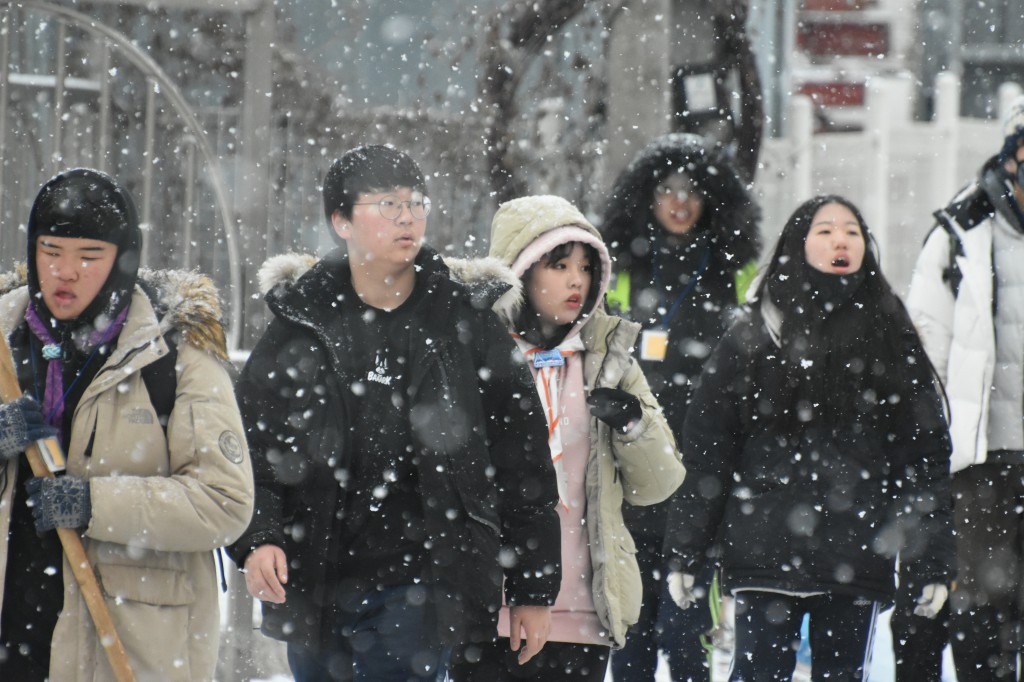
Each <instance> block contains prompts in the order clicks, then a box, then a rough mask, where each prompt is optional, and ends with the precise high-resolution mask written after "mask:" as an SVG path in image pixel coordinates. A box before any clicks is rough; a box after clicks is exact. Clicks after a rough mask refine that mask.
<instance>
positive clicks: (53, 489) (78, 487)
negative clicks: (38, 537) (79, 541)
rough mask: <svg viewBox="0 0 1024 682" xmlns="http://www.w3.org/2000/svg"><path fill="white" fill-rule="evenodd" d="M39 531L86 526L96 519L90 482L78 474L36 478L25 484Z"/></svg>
mask: <svg viewBox="0 0 1024 682" xmlns="http://www.w3.org/2000/svg"><path fill="white" fill-rule="evenodd" d="M25 490H27V491H28V506H30V507H32V516H33V517H34V518H35V523H36V532H37V533H45V532H46V531H48V530H51V529H53V528H85V527H86V526H88V525H89V520H90V519H91V518H92V501H91V500H90V498H89V481H87V480H85V479H84V478H76V477H74V476H58V477H57V478H43V477H36V478H32V479H29V481H28V482H27V483H26V484H25Z"/></svg>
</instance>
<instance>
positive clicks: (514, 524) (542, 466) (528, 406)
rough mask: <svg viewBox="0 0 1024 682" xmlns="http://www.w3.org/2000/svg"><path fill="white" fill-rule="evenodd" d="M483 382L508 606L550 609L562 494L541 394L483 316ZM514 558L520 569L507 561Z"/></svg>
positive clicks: (490, 318) (498, 327)
mask: <svg viewBox="0 0 1024 682" xmlns="http://www.w3.org/2000/svg"><path fill="white" fill-rule="evenodd" d="M481 318H482V319H481V325H482V328H483V333H482V334H481V335H479V337H478V339H479V341H481V342H482V343H481V344H480V345H478V346H477V353H476V355H477V357H478V358H479V362H480V365H479V366H478V367H477V374H478V376H479V377H480V378H481V382H480V386H481V392H482V398H483V406H484V411H485V415H486V418H487V438H488V443H489V446H490V454H491V462H492V463H493V464H494V467H495V474H494V480H495V485H496V487H497V490H498V504H499V510H498V513H499V517H500V521H501V536H502V537H501V544H502V554H503V557H506V560H503V561H502V565H503V566H505V599H506V601H507V602H508V603H509V604H520V605H550V604H554V601H555V597H557V596H558V587H559V585H560V583H561V575H562V571H561V562H562V547H561V528H560V522H559V520H558V512H557V510H556V505H557V504H558V488H557V485H556V481H555V472H554V467H553V465H552V464H551V451H550V450H549V449H548V438H547V434H548V430H547V423H546V422H545V420H544V412H543V410H542V409H541V406H540V404H539V398H538V397H537V390H536V388H535V387H534V384H533V378H532V377H531V376H530V370H529V368H527V366H526V364H525V362H524V361H523V359H522V355H521V354H520V353H519V351H518V349H517V348H516V346H515V344H514V343H513V342H512V339H511V338H510V337H509V334H508V330H507V329H505V326H504V325H503V324H502V323H501V322H500V320H499V319H498V317H497V315H495V314H494V313H492V312H490V311H486V312H482V313H481ZM511 557H514V558H515V559H514V561H509V560H507V559H508V558H511Z"/></svg>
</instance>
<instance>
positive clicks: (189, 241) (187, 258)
mask: <svg viewBox="0 0 1024 682" xmlns="http://www.w3.org/2000/svg"><path fill="white" fill-rule="evenodd" d="M185 144H186V151H185V206H184V209H185V238H184V244H182V249H184V253H183V254H182V267H183V268H185V269H186V270H191V269H192V251H193V249H194V248H195V245H194V243H193V240H194V239H195V237H194V232H195V224H196V182H198V180H197V178H196V175H197V173H196V146H195V145H194V144H192V141H191V140H187V141H186V142H185Z"/></svg>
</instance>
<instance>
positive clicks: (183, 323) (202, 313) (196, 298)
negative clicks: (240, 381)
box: [0, 263, 228, 361]
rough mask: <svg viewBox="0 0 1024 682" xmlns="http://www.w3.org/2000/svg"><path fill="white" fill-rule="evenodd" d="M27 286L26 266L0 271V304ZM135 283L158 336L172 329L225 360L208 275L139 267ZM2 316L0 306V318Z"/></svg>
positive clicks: (218, 312) (216, 300) (221, 328)
mask: <svg viewBox="0 0 1024 682" xmlns="http://www.w3.org/2000/svg"><path fill="white" fill-rule="evenodd" d="M27 286H28V269H27V268H26V267H25V264H24V263H19V264H17V265H16V266H15V269H14V270H13V271H11V272H6V273H2V274H0V306H2V304H3V303H5V302H9V303H10V304H13V301H9V296H10V295H13V292H15V291H16V290H17V289H19V288H21V287H27ZM136 286H137V287H139V288H141V289H142V290H143V292H145V294H146V296H147V297H148V298H149V300H150V302H151V303H152V304H153V310H154V312H155V313H156V315H157V318H158V319H159V321H160V333H161V334H162V335H163V334H167V333H168V332H172V331H173V332H176V333H177V334H179V335H180V338H181V340H182V341H183V342H184V343H187V344H188V345H190V346H192V347H194V348H197V349H198V350H202V351H205V352H207V353H210V354H212V355H214V356H215V357H217V358H220V359H221V360H225V361H226V360H227V359H228V353H227V342H226V339H225V336H224V326H223V323H222V319H223V309H222V307H221V302H220V296H219V295H218V293H217V287H216V285H214V283H213V281H212V280H211V279H210V278H209V277H207V276H206V275H203V274H200V273H198V272H193V271H188V270H147V269H141V270H139V277H138V283H137V285H136ZM6 317H7V316H6V313H5V310H4V308H3V307H0V319H4V318H6ZM4 331H5V332H6V333H8V334H9V333H10V332H11V330H10V329H6V330H4Z"/></svg>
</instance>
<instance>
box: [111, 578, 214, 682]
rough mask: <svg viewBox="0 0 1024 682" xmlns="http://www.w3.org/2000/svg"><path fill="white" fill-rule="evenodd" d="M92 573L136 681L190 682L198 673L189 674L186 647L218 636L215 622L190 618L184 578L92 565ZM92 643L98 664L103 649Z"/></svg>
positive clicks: (189, 589)
mask: <svg viewBox="0 0 1024 682" xmlns="http://www.w3.org/2000/svg"><path fill="white" fill-rule="evenodd" d="M96 571H97V574H98V577H99V581H100V584H101V586H102V588H103V592H104V593H105V595H106V598H107V599H106V601H107V606H108V607H109V609H110V615H111V617H112V619H113V621H114V626H115V627H116V628H117V634H118V635H119V636H120V637H121V640H122V641H123V642H124V646H125V649H127V651H128V652H129V656H130V657H131V664H132V667H133V668H134V671H135V674H136V676H137V677H138V679H140V680H142V679H159V680H163V681H167V682H179V681H180V682H193V680H194V679H195V678H196V675H197V674H199V671H195V670H192V656H191V643H192V642H194V641H199V642H207V641H209V638H211V637H213V638H215V637H217V636H218V633H217V631H216V627H215V623H216V620H217V619H216V617H215V616H214V617H213V618H209V619H207V618H198V619H195V618H192V617H191V616H192V615H193V611H194V608H193V606H194V602H195V591H194V589H193V587H192V582H191V580H190V579H189V576H188V574H187V573H185V572H184V571H175V570H170V569H163V568H150V567H142V566H126V565H121V564H97V565H96ZM213 613H214V614H215V613H216V607H214V612H213ZM206 627H210V628H213V629H212V631H205V630H206ZM94 641H95V648H96V651H95V652H94V657H95V658H96V660H102V659H103V657H104V655H105V654H104V653H103V651H102V649H103V647H102V644H101V643H100V642H99V639H98V638H94ZM200 679H201V677H200Z"/></svg>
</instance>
